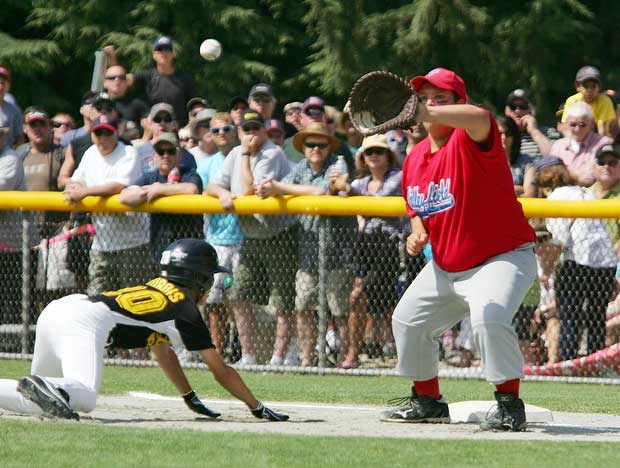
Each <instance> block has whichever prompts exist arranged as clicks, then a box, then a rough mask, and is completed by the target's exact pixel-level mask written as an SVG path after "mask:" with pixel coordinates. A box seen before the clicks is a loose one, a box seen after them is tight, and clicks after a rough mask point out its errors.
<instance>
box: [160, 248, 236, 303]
mask: <svg viewBox="0 0 620 468" xmlns="http://www.w3.org/2000/svg"><path fill="white" fill-rule="evenodd" d="M159 266H160V268H161V272H160V274H161V276H163V277H164V278H167V279H169V280H170V281H171V282H173V283H176V284H179V285H181V286H186V287H188V288H193V289H197V290H199V291H201V292H203V291H206V290H208V289H209V288H210V287H211V286H212V285H213V275H214V274H215V273H230V272H231V271H230V270H229V269H228V268H224V267H222V266H220V265H218V262H217V253H215V249H214V248H213V247H212V246H211V244H209V243H207V242H205V241H202V240H198V239H179V240H177V241H175V242H173V243H172V244H170V245H169V246H168V247H166V250H164V252H163V253H162V254H161V260H160V261H159Z"/></svg>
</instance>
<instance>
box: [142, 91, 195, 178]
mask: <svg viewBox="0 0 620 468" xmlns="http://www.w3.org/2000/svg"><path fill="white" fill-rule="evenodd" d="M147 125H148V128H149V130H150V133H151V135H152V136H151V138H150V139H149V140H147V141H143V142H141V143H140V144H139V145H137V153H138V158H139V159H140V162H141V164H142V172H143V173H147V172H150V171H152V170H154V169H157V163H156V162H155V159H154V157H153V154H154V149H153V141H155V139H156V138H157V137H158V136H159V135H160V134H162V133H176V131H177V128H178V122H177V120H176V114H175V113H174V108H173V107H172V106H171V105H170V104H168V103H165V102H160V103H157V104H155V105H154V106H153V107H151V110H150V112H149V115H148V123H147ZM179 164H180V166H183V167H186V168H191V169H196V161H195V160H194V157H193V156H192V155H191V154H190V153H189V152H188V151H187V150H186V149H184V148H182V149H181V162H180V163H179Z"/></svg>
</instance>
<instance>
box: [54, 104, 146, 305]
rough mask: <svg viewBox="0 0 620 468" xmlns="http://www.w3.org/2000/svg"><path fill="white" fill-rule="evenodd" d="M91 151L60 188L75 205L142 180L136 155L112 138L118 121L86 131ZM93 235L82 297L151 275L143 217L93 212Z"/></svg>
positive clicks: (104, 122) (103, 119) (103, 118)
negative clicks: (62, 187) (85, 284)
mask: <svg viewBox="0 0 620 468" xmlns="http://www.w3.org/2000/svg"><path fill="white" fill-rule="evenodd" d="M91 132H92V137H93V142H94V145H93V146H91V147H90V148H89V149H88V150H86V153H84V157H83V158H82V161H81V162H80V165H79V166H78V168H77V169H76V170H75V172H74V173H73V176H72V177H71V179H70V181H69V182H67V185H66V187H65V191H64V194H65V199H66V200H67V201H68V202H70V203H72V204H78V203H79V202H81V201H82V200H83V199H84V197H87V196H89V195H95V196H109V195H115V194H117V193H120V191H121V190H122V189H124V188H125V187H127V186H129V185H132V184H135V183H136V182H137V181H138V180H139V179H140V177H141V176H142V169H141V164H140V160H139V158H138V157H137V156H136V151H135V149H134V148H133V147H132V146H128V145H125V144H124V143H123V142H121V141H119V139H118V121H117V120H115V119H113V118H110V117H107V116H105V115H102V116H100V117H98V118H97V119H96V120H95V122H94V123H93V126H92V128H91ZM92 219H93V224H94V226H95V231H96V235H95V237H94V239H93V244H92V247H91V250H90V266H89V269H88V276H89V285H88V294H91V295H92V294H98V293H100V292H102V291H108V290H113V289H118V288H122V287H123V286H124V285H126V284H129V283H132V282H136V281H138V282H139V281H145V280H146V279H147V278H148V277H150V276H152V273H153V268H154V265H153V262H152V260H151V258H150V255H149V248H148V247H149V218H148V216H147V215H146V213H114V214H99V213H93V215H92Z"/></svg>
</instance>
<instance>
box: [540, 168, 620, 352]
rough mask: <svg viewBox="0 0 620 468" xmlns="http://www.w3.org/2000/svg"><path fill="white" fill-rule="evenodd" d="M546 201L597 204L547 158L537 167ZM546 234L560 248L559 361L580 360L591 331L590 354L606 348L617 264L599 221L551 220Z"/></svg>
mask: <svg viewBox="0 0 620 468" xmlns="http://www.w3.org/2000/svg"><path fill="white" fill-rule="evenodd" d="M535 168H536V180H537V184H538V186H539V187H540V188H542V189H543V190H546V191H548V192H549V191H550V193H549V194H548V196H547V200H594V199H595V197H594V195H593V194H592V193H591V192H590V191H589V190H587V189H586V188H585V187H580V186H578V185H574V181H573V179H572V177H571V175H570V174H569V171H568V169H567V168H566V166H565V165H564V163H563V162H562V160H561V159H560V158H557V157H554V156H545V157H543V158H541V159H540V160H538V161H537V162H536V164H535ZM547 230H548V231H549V232H550V233H551V236H552V239H551V241H552V243H553V244H555V245H557V246H559V247H560V248H561V249H558V250H557V252H558V254H560V255H559V264H558V266H557V267H556V270H555V289H556V294H557V300H558V306H559V311H560V357H561V360H563V361H565V360H568V359H573V358H575V357H577V355H578V353H579V344H580V341H581V336H582V334H583V333H584V332H586V331H587V351H586V352H587V354H592V353H594V352H596V351H598V350H601V349H603V348H604V347H605V312H606V309H607V304H608V303H609V300H610V298H611V294H612V291H613V289H614V282H615V280H614V276H615V273H616V265H617V263H618V258H617V256H616V252H615V250H614V246H613V245H612V243H611V239H610V237H609V232H608V231H607V229H606V228H605V226H604V225H603V223H602V222H601V220H600V219H592V218H549V219H547Z"/></svg>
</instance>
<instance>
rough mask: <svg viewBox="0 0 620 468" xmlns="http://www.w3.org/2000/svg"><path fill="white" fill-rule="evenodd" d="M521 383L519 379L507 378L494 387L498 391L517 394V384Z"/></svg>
mask: <svg viewBox="0 0 620 468" xmlns="http://www.w3.org/2000/svg"><path fill="white" fill-rule="evenodd" d="M520 383H521V379H512V380H507V381H506V382H504V383H501V384H499V385H496V386H495V388H496V389H497V391H498V392H500V393H514V394H515V395H517V397H518V396H519V384H520Z"/></svg>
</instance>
